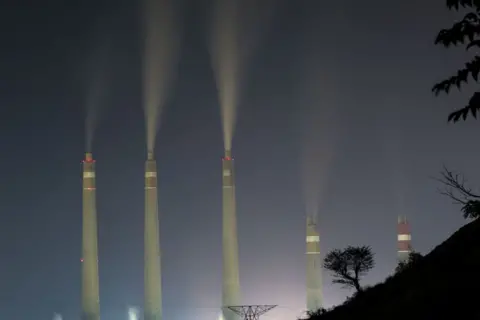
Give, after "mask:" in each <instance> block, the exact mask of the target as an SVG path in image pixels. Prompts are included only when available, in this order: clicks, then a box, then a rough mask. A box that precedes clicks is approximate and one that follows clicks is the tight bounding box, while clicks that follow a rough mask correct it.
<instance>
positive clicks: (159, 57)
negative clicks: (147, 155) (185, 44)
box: [143, 0, 179, 152]
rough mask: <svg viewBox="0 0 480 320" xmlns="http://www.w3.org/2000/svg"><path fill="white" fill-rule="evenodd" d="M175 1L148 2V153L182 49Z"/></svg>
mask: <svg viewBox="0 0 480 320" xmlns="http://www.w3.org/2000/svg"><path fill="white" fill-rule="evenodd" d="M173 2H174V0H144V8H143V9H144V12H143V14H144V19H143V21H144V36H145V48H144V49H145V50H144V66H143V77H144V78H143V89H144V112H145V121H146V129H147V149H148V151H149V152H153V150H154V149H155V138H156V134H157V131H158V124H159V122H160V116H161V114H162V110H163V107H164V104H165V100H166V97H167V93H168V90H169V89H170V88H169V85H170V82H171V81H172V76H173V70H174V68H173V67H174V65H175V64H176V54H177V51H178V45H179V40H178V38H179V35H178V29H177V27H178V24H177V23H176V22H177V19H176V17H175V11H174V8H173Z"/></svg>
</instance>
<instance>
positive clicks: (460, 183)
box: [434, 166, 480, 219]
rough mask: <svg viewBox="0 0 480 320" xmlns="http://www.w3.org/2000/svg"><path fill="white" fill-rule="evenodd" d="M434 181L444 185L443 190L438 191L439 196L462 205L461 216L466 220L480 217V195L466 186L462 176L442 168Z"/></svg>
mask: <svg viewBox="0 0 480 320" xmlns="http://www.w3.org/2000/svg"><path fill="white" fill-rule="evenodd" d="M434 179H435V180H436V181H438V182H440V183H441V184H443V185H444V189H439V193H440V194H442V195H445V196H447V197H449V198H450V199H452V200H453V202H454V203H456V204H460V205H462V212H463V216H464V217H465V218H466V219H467V218H477V217H478V216H480V195H479V194H478V193H475V192H474V191H472V189H471V188H469V187H468V186H467V180H466V179H465V177H464V176H463V175H461V174H459V173H455V172H453V171H452V170H449V169H448V168H447V167H445V166H444V167H443V171H442V172H441V174H440V178H434Z"/></svg>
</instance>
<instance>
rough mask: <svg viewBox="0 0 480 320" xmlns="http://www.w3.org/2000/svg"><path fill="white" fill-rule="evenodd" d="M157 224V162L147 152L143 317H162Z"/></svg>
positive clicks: (151, 154)
mask: <svg viewBox="0 0 480 320" xmlns="http://www.w3.org/2000/svg"><path fill="white" fill-rule="evenodd" d="M158 229H159V226H158V195H157V162H156V161H155V159H154V156H153V152H148V155H147V161H146V162H145V231H144V237H145V262H144V263H145V270H144V280H145V284H144V285H145V293H144V303H145V305H144V319H145V320H160V319H161V318H162V285H161V276H160V272H161V268H160V236H159V230H158Z"/></svg>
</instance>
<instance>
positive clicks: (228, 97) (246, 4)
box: [210, 0, 275, 150]
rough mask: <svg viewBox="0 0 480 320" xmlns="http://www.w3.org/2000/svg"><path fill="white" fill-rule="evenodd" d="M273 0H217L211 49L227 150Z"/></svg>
mask: <svg viewBox="0 0 480 320" xmlns="http://www.w3.org/2000/svg"><path fill="white" fill-rule="evenodd" d="M274 3H275V1H274V0H262V1H258V0H244V1H241V0H217V1H216V3H215V7H214V14H213V23H212V34H211V39H210V51H211V56H212V66H213V70H214V73H215V81H216V84H217V90H218V95H219V102H220V108H221V115H222V127H223V136H224V147H225V150H231V149H232V139H233V135H234V132H235V123H236V117H237V109H238V104H239V95H240V93H239V92H240V88H241V83H242V80H243V77H244V69H245V67H246V66H247V65H248V63H247V62H248V59H249V58H250V56H251V54H252V52H253V51H254V48H255V47H256V46H257V45H258V43H259V42H260V40H261V35H263V34H264V33H265V31H266V27H267V26H269V25H270V24H269V20H270V18H271V17H272V15H273V12H274V8H275V6H274Z"/></svg>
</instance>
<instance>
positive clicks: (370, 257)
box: [323, 246, 375, 292]
mask: <svg viewBox="0 0 480 320" xmlns="http://www.w3.org/2000/svg"><path fill="white" fill-rule="evenodd" d="M374 266H375V260H374V254H373V252H372V249H371V248H370V247H369V246H362V247H353V246H348V247H347V248H345V249H343V250H340V249H334V250H332V251H330V252H329V253H328V254H327V255H326V257H325V259H324V261H323V267H324V268H325V269H327V270H329V271H331V272H332V275H333V277H334V278H335V279H334V280H333V283H339V284H342V285H343V286H344V287H347V288H355V289H356V290H357V291H358V292H360V291H362V287H361V286H360V279H361V278H362V277H363V276H364V275H365V274H366V273H367V272H368V271H370V270H371V269H373V267H374Z"/></svg>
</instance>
